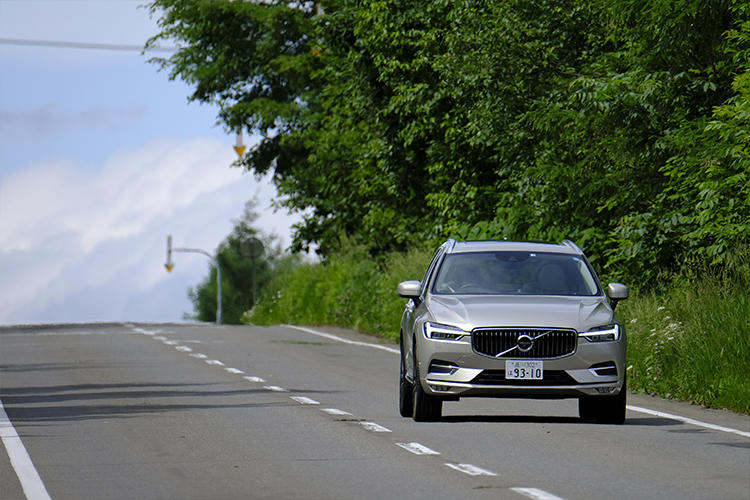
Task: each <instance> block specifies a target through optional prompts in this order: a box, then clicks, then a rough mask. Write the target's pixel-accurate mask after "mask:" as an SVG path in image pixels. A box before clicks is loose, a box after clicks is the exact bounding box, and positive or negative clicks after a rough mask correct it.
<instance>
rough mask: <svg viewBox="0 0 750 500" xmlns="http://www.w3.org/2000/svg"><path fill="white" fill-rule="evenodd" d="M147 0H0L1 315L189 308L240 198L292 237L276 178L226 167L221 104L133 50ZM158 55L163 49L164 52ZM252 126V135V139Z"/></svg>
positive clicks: (18, 319)
mask: <svg viewBox="0 0 750 500" xmlns="http://www.w3.org/2000/svg"><path fill="white" fill-rule="evenodd" d="M144 3H145V2H144V0H135V1H131V0H88V1H86V0H0V325H10V324H38V323H68V322H89V321H183V319H184V318H185V317H186V316H185V315H186V314H188V315H189V314H191V313H192V312H193V309H192V304H191V302H190V300H189V298H188V294H187V290H188V288H189V287H192V286H195V285H197V284H198V283H200V281H201V280H203V279H204V278H205V276H206V275H207V273H208V268H209V259H208V258H207V257H205V256H203V255H200V254H190V253H176V254H174V256H173V260H174V263H175V268H174V270H173V271H172V272H171V273H168V272H167V271H166V270H165V268H164V263H165V260H166V239H167V235H168V234H171V235H172V237H173V244H174V246H175V247H188V248H198V249H202V250H205V251H208V252H210V253H214V252H215V250H216V248H217V246H218V245H219V244H220V243H221V241H222V240H223V239H224V238H225V237H226V236H227V235H228V234H229V233H230V232H231V230H232V227H233V225H234V221H235V220H237V219H239V218H240V217H241V215H242V213H243V209H244V207H245V204H246V203H247V202H248V201H249V200H254V202H255V211H256V212H258V213H259V214H260V218H259V219H258V220H257V221H256V223H255V225H256V227H257V229H259V230H260V231H261V232H262V233H264V234H267V235H272V234H273V235H276V236H277V237H278V241H279V243H280V244H281V245H282V247H288V246H289V244H290V241H291V229H290V228H291V225H292V224H294V223H296V222H299V220H300V219H301V218H300V216H299V215H294V214H291V215H290V214H288V213H286V211H284V210H280V211H275V210H274V209H273V208H272V202H273V200H274V199H275V198H276V197H277V194H276V191H275V189H274V187H273V185H272V184H271V183H270V181H269V179H268V178H256V177H255V176H254V175H252V174H249V173H243V172H242V170H241V169H239V168H235V167H231V164H232V162H233V161H234V160H235V159H236V157H237V156H236V153H235V152H234V150H233V148H232V146H233V145H234V143H235V136H234V134H230V133H229V132H227V131H226V130H224V129H223V128H222V127H221V126H218V125H216V116H217V111H218V109H217V108H216V107H214V106H210V105H201V104H199V103H190V102H188V99H187V98H188V96H189V94H190V91H191V89H190V88H189V87H188V86H187V85H185V84H184V83H182V82H180V81H170V80H169V78H168V74H167V73H166V72H160V71H158V68H157V66H156V65H154V64H149V63H148V62H147V59H148V58H149V55H145V56H144V55H142V54H141V53H140V51H138V50H101V49H80V48H65V47H42V46H28V45H16V44H14V43H10V42H9V40H19V39H21V40H35V41H56V42H75V43H86V44H114V45H127V46H142V45H143V44H144V43H145V41H146V40H147V39H148V38H149V37H150V36H152V35H154V34H156V33H157V32H158V28H157V25H156V20H155V19H151V18H150V16H149V13H148V10H147V9H144V8H142V7H139V6H141V5H143V4H144ZM154 55H163V54H154ZM252 141H253V139H252V138H249V137H247V136H245V143H246V144H252Z"/></svg>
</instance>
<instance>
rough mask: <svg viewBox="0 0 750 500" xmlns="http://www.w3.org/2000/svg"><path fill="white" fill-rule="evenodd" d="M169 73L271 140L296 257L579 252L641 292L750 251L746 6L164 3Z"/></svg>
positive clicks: (261, 162)
mask: <svg viewBox="0 0 750 500" xmlns="http://www.w3.org/2000/svg"><path fill="white" fill-rule="evenodd" d="M151 9H152V12H153V13H154V14H155V15H158V16H159V24H160V26H161V29H162V32H161V33H160V34H159V35H157V36H156V37H155V38H154V39H153V40H152V41H151V42H150V43H151V44H153V43H156V42H158V41H159V40H161V39H173V40H175V41H176V42H177V43H178V44H179V46H180V47H181V48H180V50H178V51H177V52H176V53H175V54H174V55H172V56H170V57H169V58H166V59H161V60H159V59H156V61H157V62H159V63H160V64H161V65H162V67H163V68H165V69H167V70H169V71H170V75H171V76H172V77H173V78H180V79H183V80H185V81H186V82H188V83H190V84H192V85H193V86H194V88H195V91H194V93H193V94H192V96H191V99H194V100H198V101H202V102H212V103H216V104H218V105H219V107H220V113H219V121H220V122H221V123H223V124H224V125H225V126H226V128H227V129H228V130H234V129H236V128H238V127H242V128H245V129H248V130H251V131H253V132H256V133H259V134H261V135H262V137H263V139H262V140H261V142H260V143H259V144H258V145H257V146H256V147H254V148H253V149H252V150H251V151H249V152H248V153H247V154H246V155H245V156H244V157H243V158H242V159H241V161H240V164H241V165H242V166H243V167H244V168H246V169H248V170H250V171H253V172H257V173H264V172H268V171H272V172H273V174H274V180H275V182H276V185H277V187H278V189H279V192H280V193H281V195H282V200H283V203H284V204H285V205H286V206H287V207H288V208H290V209H292V210H299V211H301V212H302V213H304V214H305V215H304V217H305V218H304V222H303V223H302V224H301V225H300V226H299V227H298V228H297V230H296V237H295V245H296V248H297V249H301V248H307V247H308V246H309V245H310V244H311V243H317V244H318V245H319V249H320V252H321V253H323V254H324V255H325V254H327V253H329V252H330V251H331V250H332V249H333V248H335V246H336V242H337V241H339V237H340V235H341V234H346V235H349V236H351V237H352V238H354V240H355V241H357V242H358V243H360V244H362V245H365V246H366V247H367V248H368V249H369V251H370V252H371V253H372V254H377V253H380V252H383V251H387V250H394V249H395V250H398V249H404V248H407V247H409V246H410V245H411V244H413V242H415V241H424V240H426V239H433V238H435V239H438V238H444V237H446V236H456V237H495V238H497V237H507V238H509V239H536V240H553V241H554V240H559V239H561V238H563V237H568V238H572V239H574V240H576V241H577V242H578V243H579V245H580V246H582V247H583V248H584V249H585V250H586V251H587V253H589V254H590V255H592V256H593V257H594V259H595V260H597V261H598V263H599V265H600V266H602V267H604V268H605V269H606V272H607V274H609V275H610V276H617V275H623V276H628V277H632V278H639V279H641V280H643V281H646V280H649V279H653V278H656V277H657V275H658V273H659V272H662V271H669V270H673V269H676V268H678V267H679V266H680V263H681V262H683V261H684V260H685V259H686V258H689V257H690V258H692V257H695V256H699V257H702V258H704V259H707V260H709V261H711V262H714V263H722V262H723V261H725V259H726V256H727V254H728V252H729V251H730V250H731V249H732V248H733V247H735V246H737V245H743V244H745V245H746V244H747V243H748V241H749V240H750V187H748V186H750V179H749V176H750V156H749V155H750V144H749V143H750V21H749V18H750V7H748V5H747V4H746V3H744V2H740V1H738V0H677V1H674V0H654V1H651V2H639V1H634V0H606V1H605V0H582V1H575V2H572V1H569V0H533V1H532V0H503V1H500V0H494V1H493V0H471V1H464V2H455V1H452V0H431V1H425V0H398V1H397V0H380V1H367V2H364V1H359V0H331V1H326V2H322V9H323V12H322V13H321V12H320V6H319V5H316V4H314V3H313V2H280V1H263V2H261V1H258V2H232V1H228V0H211V1H207V0H179V1H178V0H156V1H154V2H153V3H152V5H151Z"/></svg>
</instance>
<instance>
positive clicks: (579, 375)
mask: <svg viewBox="0 0 750 500" xmlns="http://www.w3.org/2000/svg"><path fill="white" fill-rule="evenodd" d="M420 341H421V342H420V344H421V345H420V346H419V348H420V365H419V373H420V374H423V375H422V376H421V380H420V382H421V385H422V387H423V389H424V390H425V392H426V393H428V394H431V395H435V396H444V397H447V398H455V397H509V398H573V397H580V396H600V395H616V394H618V393H619V392H620V389H621V388H622V385H623V381H624V377H625V373H624V364H625V339H621V340H619V341H613V342H600V343H590V342H588V341H586V340H585V339H579V342H578V346H577V348H576V350H575V352H573V353H572V354H570V355H567V356H564V357H560V358H547V359H542V361H543V362H544V373H543V377H542V379H541V380H512V379H511V380H508V379H506V378H505V362H506V358H493V357H489V356H485V355H481V354H477V353H476V352H474V351H473V350H472V347H471V344H470V342H463V341H435V340H430V339H425V338H422V339H420ZM602 367H605V369H602Z"/></svg>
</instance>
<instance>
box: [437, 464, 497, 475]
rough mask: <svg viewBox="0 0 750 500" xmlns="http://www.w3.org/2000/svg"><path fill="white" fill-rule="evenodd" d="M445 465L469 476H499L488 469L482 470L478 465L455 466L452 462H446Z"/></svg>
mask: <svg viewBox="0 0 750 500" xmlns="http://www.w3.org/2000/svg"><path fill="white" fill-rule="evenodd" d="M445 465H447V466H448V467H450V468H451V469H455V470H457V471H459V472H463V473H464V474H468V475H470V476H497V474H496V473H494V472H491V471H488V470H486V469H482V468H481V467H477V466H476V465H471V464H454V463H452V462H446V463H445Z"/></svg>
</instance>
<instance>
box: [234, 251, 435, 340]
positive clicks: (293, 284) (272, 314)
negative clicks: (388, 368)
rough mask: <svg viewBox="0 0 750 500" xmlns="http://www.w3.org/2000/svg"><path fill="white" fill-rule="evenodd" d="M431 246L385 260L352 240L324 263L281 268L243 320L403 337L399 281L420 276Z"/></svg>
mask: <svg viewBox="0 0 750 500" xmlns="http://www.w3.org/2000/svg"><path fill="white" fill-rule="evenodd" d="M431 256H432V254H431V251H423V250H412V251H410V252H407V253H403V254H401V253H392V254H389V255H387V256H385V258H383V259H382V260H376V259H373V258H372V257H370V256H369V254H368V253H367V251H366V250H365V248H364V247H362V246H358V245H353V244H347V245H346V246H345V247H344V249H342V250H340V251H339V253H337V254H335V255H333V256H331V257H330V258H329V259H328V260H327V261H326V262H325V263H319V264H311V263H305V264H302V265H300V266H299V267H290V268H287V269H284V270H282V271H281V272H279V274H278V275H277V276H276V277H275V279H274V280H272V282H271V284H270V285H269V286H268V287H267V288H266V292H265V293H264V295H263V296H262V297H261V300H260V302H259V304H258V305H257V306H256V307H254V308H253V309H252V310H250V311H248V312H247V313H246V314H245V315H244V317H243V320H244V321H245V322H247V323H252V324H261V325H269V324H280V323H282V324H283V323H293V324H307V325H337V326H342V327H345V328H352V329H355V330H360V331H364V332H369V333H373V334H375V335H378V336H380V337H384V338H388V339H391V340H395V339H398V333H399V332H398V328H399V318H400V316H401V312H402V311H403V308H404V299H401V298H399V297H398V296H397V295H396V285H398V283H399V282H401V281H404V280H407V279H421V278H422V275H423V274H424V272H425V269H426V268H427V264H428V263H429V260H430V258H431Z"/></svg>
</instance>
